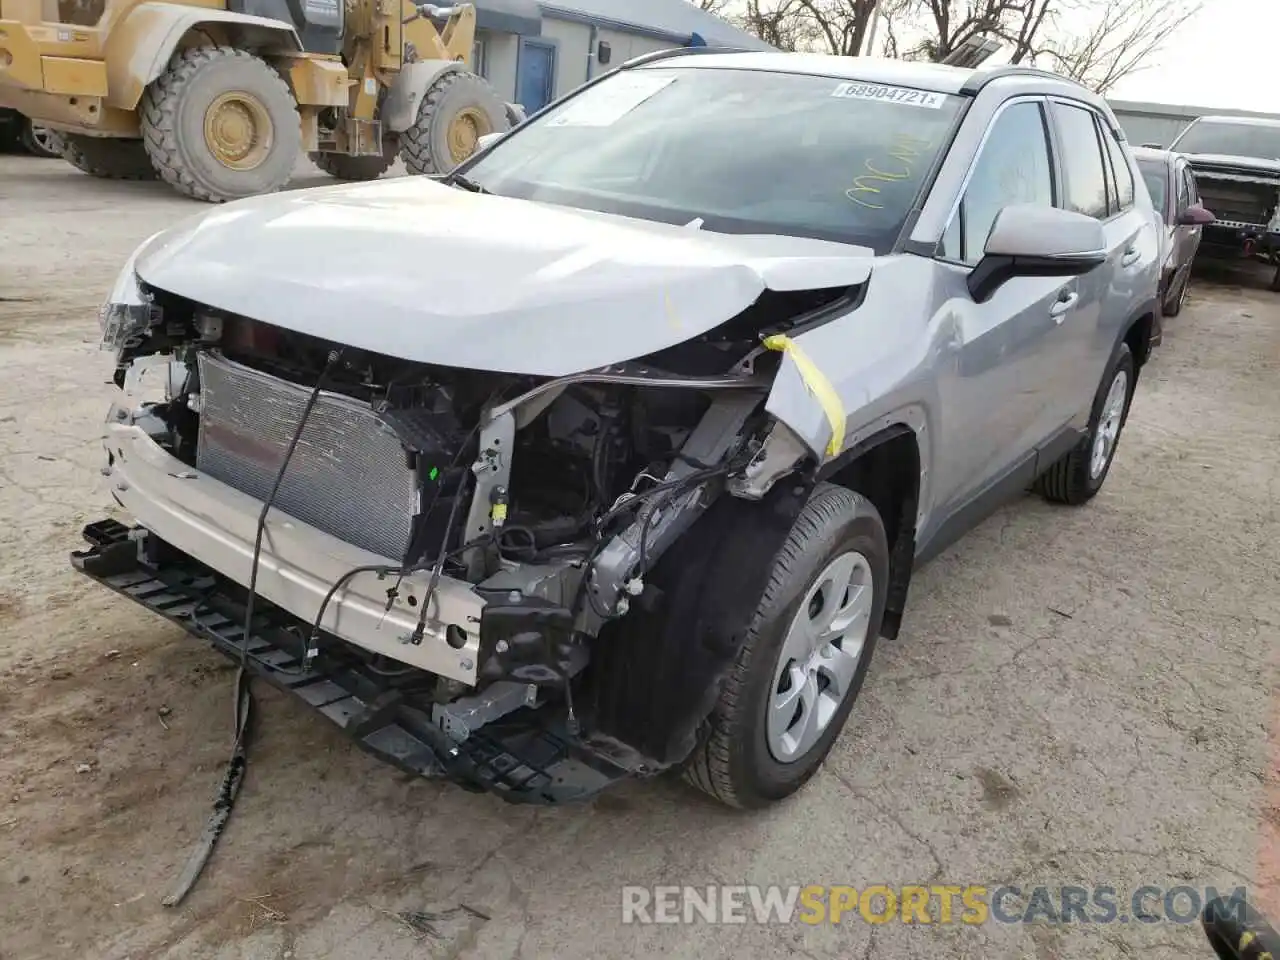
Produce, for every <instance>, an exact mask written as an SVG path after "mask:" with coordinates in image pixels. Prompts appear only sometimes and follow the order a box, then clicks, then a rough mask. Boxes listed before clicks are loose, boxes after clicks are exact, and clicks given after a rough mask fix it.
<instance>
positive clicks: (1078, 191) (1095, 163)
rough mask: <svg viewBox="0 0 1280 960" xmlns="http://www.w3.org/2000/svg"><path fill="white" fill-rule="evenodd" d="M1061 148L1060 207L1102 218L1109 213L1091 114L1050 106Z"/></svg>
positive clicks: (1098, 144)
mask: <svg viewBox="0 0 1280 960" xmlns="http://www.w3.org/2000/svg"><path fill="white" fill-rule="evenodd" d="M1053 114H1054V119H1055V122H1056V124H1057V128H1058V133H1059V135H1060V136H1059V138H1058V139H1059V145H1060V149H1061V151H1062V168H1063V174H1064V179H1065V180H1066V183H1065V184H1064V185H1063V186H1064V188H1065V192H1064V198H1063V199H1064V203H1063V206H1064V207H1065V208H1066V209H1068V210H1073V211H1075V212H1076V213H1083V214H1084V215H1085V216H1089V217H1096V218H1098V219H1099V220H1105V219H1106V218H1107V216H1108V215H1109V207H1108V192H1107V180H1108V176H1107V173H1106V169H1105V167H1104V166H1103V154H1102V144H1101V143H1099V142H1098V128H1097V124H1095V123H1094V119H1093V118H1094V113H1093V111H1092V110H1088V109H1086V108H1084V107H1076V106H1072V105H1070V104H1066V103H1055V104H1054V105H1053Z"/></svg>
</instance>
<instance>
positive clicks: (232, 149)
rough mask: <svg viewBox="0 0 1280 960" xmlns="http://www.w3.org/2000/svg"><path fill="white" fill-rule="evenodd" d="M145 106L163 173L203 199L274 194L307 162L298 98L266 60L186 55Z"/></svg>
mask: <svg viewBox="0 0 1280 960" xmlns="http://www.w3.org/2000/svg"><path fill="white" fill-rule="evenodd" d="M140 106H141V112H142V136H143V142H144V143H145V144H146V148H147V153H148V154H149V155H150V157H151V162H152V163H153V164H154V165H155V168H156V172H157V173H159V174H160V176H161V177H162V178H163V179H164V180H165V181H166V182H167V183H168V184H169V185H170V186H172V187H173V188H174V189H175V190H177V191H178V192H179V193H181V194H184V195H186V196H188V197H192V198H194V199H196V200H204V201H207V202H209V203H225V202H226V201H228V200H239V199H241V198H243V197H253V196H257V195H259V194H263V193H274V192H275V191H277V190H279V189H280V188H281V187H283V186H284V185H285V184H287V183H288V182H289V178H290V177H292V176H293V169H294V167H295V165H296V164H297V162H298V160H299V158H300V157H301V156H302V125H301V120H300V118H299V116H298V104H297V101H296V100H295V99H294V96H293V93H292V92H291V91H290V90H289V87H288V84H286V83H285V82H284V80H283V79H282V78H281V77H280V74H279V73H277V72H276V71H275V70H274V69H273V68H272V67H271V66H270V65H269V64H268V63H267V62H266V61H264V60H262V59H260V58H258V57H255V56H254V55H253V54H251V53H248V52H246V51H244V50H237V49H235V48H234V47H193V48H190V49H187V50H182V51H179V52H178V53H176V54H175V55H174V57H173V59H172V60H170V61H169V67H168V69H167V70H166V71H165V72H164V73H162V74H161V75H160V77H159V78H158V79H157V80H155V81H154V82H153V83H152V84H151V85H150V86H149V87H147V89H146V92H145V93H143V95H142V103H141V105H140Z"/></svg>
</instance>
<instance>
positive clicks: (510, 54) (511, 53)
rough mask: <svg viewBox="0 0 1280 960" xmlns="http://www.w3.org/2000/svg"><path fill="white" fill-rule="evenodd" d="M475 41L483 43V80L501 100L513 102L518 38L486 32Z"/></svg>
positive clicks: (512, 35)
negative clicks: (487, 82)
mask: <svg viewBox="0 0 1280 960" xmlns="http://www.w3.org/2000/svg"><path fill="white" fill-rule="evenodd" d="M477 39H478V40H480V41H483V43H484V59H485V64H484V67H485V69H484V78H485V79H486V80H488V81H489V85H490V86H491V87H493V89H494V90H496V91H497V92H498V96H500V97H501V98H502V99H503V100H506V101H508V102H510V101H513V100H515V98H516V60H517V58H518V56H519V51H520V38H519V37H517V36H516V35H515V34H514V33H493V32H490V31H488V30H486V31H484V32H483V33H481V34H479V35H478V36H477Z"/></svg>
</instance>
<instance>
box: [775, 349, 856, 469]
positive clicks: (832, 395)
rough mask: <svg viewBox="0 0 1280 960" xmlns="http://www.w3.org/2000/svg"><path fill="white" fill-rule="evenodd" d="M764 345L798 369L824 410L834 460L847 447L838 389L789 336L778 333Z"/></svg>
mask: <svg viewBox="0 0 1280 960" xmlns="http://www.w3.org/2000/svg"><path fill="white" fill-rule="evenodd" d="M764 345H765V348H766V349H768V350H776V351H777V352H778V353H784V354H786V355H787V356H788V357H790V358H791V362H792V363H794V364H795V365H796V370H798V371H799V372H800V379H801V380H803V381H804V385H805V387H806V389H808V391H809V392H810V393H811V394H813V397H814V399H815V400H817V401H818V406H820V407H822V412H823V413H824V414H826V417H827V423H828V424H829V425H830V426H831V440H830V442H828V443H827V456H828V457H834V456H835V455H836V454H838V453H839V452H840V450H841V449H842V448H843V447H844V404H842V403H841V402H840V395H839V394H838V393H836V390H835V387H833V386H831V381H830V380H828V379H827V375H826V374H825V373H823V372H822V371H821V370H819V369H818V365H817V364H815V363H814V362H813V361H812V360H810V359H809V356H808V354H806V353H805V352H804V351H803V350H801V349H800V347H799V345H798V344H797V343H796V342H795V341H794V340H792V339H791V338H790V337H788V336H787V335H786V334H784V333H776V334H774V335H773V336H771V337H765V338H764Z"/></svg>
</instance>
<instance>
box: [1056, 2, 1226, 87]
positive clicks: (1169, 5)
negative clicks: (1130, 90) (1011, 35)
mask: <svg viewBox="0 0 1280 960" xmlns="http://www.w3.org/2000/svg"><path fill="white" fill-rule="evenodd" d="M1076 7H1077V8H1078V9H1077V10H1076V11H1074V12H1078V13H1079V14H1080V15H1081V19H1083V18H1084V17H1085V16H1088V17H1090V18H1091V21H1090V26H1089V27H1087V28H1086V29H1085V30H1083V31H1081V32H1078V33H1074V34H1071V35H1066V36H1061V37H1057V38H1053V39H1051V40H1050V42H1049V43H1048V45H1047V47H1046V49H1045V50H1044V51H1043V53H1042V56H1041V58H1040V59H1042V60H1043V61H1044V62H1045V65H1046V66H1051V67H1052V68H1053V69H1054V70H1056V71H1057V72H1058V73H1062V74H1065V75H1066V76H1068V77H1071V78H1072V79H1073V80H1076V81H1078V82H1080V83H1083V84H1084V85H1085V86H1087V87H1089V88H1091V89H1093V90H1094V91H1096V92H1098V93H1107V92H1108V91H1110V90H1111V88H1112V87H1114V86H1115V85H1116V84H1117V83H1118V82H1120V81H1121V80H1123V79H1124V78H1125V77H1127V76H1129V75H1130V74H1132V73H1134V72H1135V71H1137V70H1141V69H1143V68H1144V67H1146V66H1148V65H1149V64H1150V60H1151V58H1152V57H1153V56H1154V55H1155V54H1156V53H1158V52H1159V51H1160V49H1161V48H1162V47H1163V46H1164V44H1165V43H1166V42H1167V41H1168V39H1169V38H1170V37H1171V36H1172V35H1173V34H1174V33H1175V32H1176V31H1177V30H1178V29H1179V28H1180V27H1181V26H1182V25H1183V24H1185V23H1186V22H1187V21H1188V20H1190V19H1191V18H1192V17H1193V16H1195V15H1196V14H1197V13H1198V12H1199V11H1200V8H1201V3H1200V2H1199V0H1179V2H1171V0H1097V2H1094V3H1084V2H1081V0H1077V4H1076ZM1079 8H1083V9H1079Z"/></svg>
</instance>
